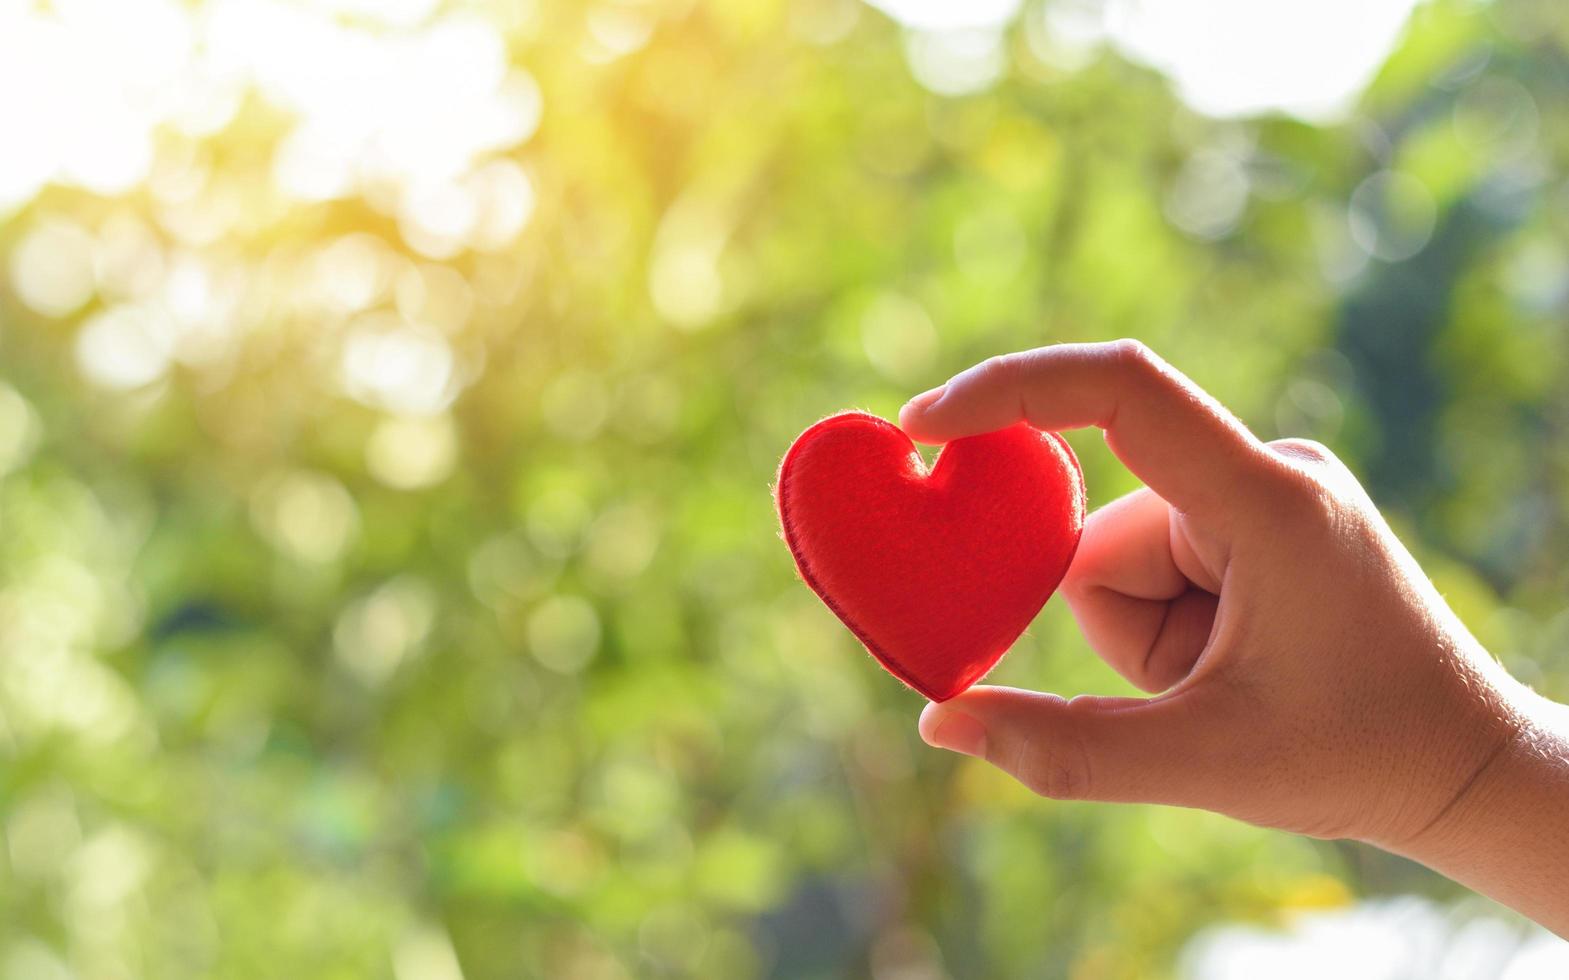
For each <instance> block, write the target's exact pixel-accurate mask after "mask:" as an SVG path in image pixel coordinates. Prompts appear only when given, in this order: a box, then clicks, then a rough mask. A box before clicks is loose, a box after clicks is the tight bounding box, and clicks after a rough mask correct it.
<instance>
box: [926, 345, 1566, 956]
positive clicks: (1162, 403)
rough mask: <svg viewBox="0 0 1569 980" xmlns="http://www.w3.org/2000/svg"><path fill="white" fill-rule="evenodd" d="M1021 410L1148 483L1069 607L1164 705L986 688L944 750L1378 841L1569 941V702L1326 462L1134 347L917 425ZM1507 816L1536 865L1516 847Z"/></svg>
mask: <svg viewBox="0 0 1569 980" xmlns="http://www.w3.org/2000/svg"><path fill="white" fill-rule="evenodd" d="M1021 418H1022V419H1024V420H1026V421H1028V422H1030V423H1031V424H1033V425H1035V426H1037V427H1039V428H1042V429H1049V430H1060V429H1069V428H1077V427H1082V426H1087V425H1095V426H1099V427H1100V428H1102V429H1104V430H1105V435H1106V442H1107V444H1108V445H1109V446H1110V447H1111V449H1112V451H1113V452H1114V453H1115V454H1116V455H1117V456H1118V458H1120V459H1121V460H1122V461H1123V463H1125V464H1126V465H1127V466H1128V468H1129V469H1130V470H1132V471H1133V472H1134V474H1135V475H1137V476H1139V477H1140V478H1141V479H1142V480H1143V481H1144V482H1145V483H1146V484H1147V489H1142V490H1138V491H1136V492H1134V493H1132V494H1130V495H1128V496H1126V497H1123V498H1122V499H1120V500H1117V501H1114V502H1113V503H1111V504H1108V505H1107V506H1105V507H1103V508H1101V509H1100V510H1099V511H1097V512H1096V513H1095V514H1093V515H1091V517H1090V518H1089V521H1088V522H1087V524H1086V526H1085V529H1084V537H1083V539H1082V541H1081V543H1080V545H1079V551H1078V554H1077V556H1076V557H1075V559H1074V562H1073V566H1072V568H1071V569H1070V570H1069V572H1068V575H1067V578H1066V579H1065V580H1064V582H1063V585H1062V592H1063V595H1064V596H1065V598H1066V599H1067V602H1068V605H1069V607H1070V608H1071V610H1072V612H1073V615H1074V618H1075V619H1076V620H1077V621H1078V624H1079V626H1080V628H1081V629H1082V630H1083V632H1084V635H1085V637H1086V639H1087V640H1088V641H1089V644H1090V646H1091V647H1093V648H1094V650H1095V651H1096V652H1097V653H1098V654H1099V655H1100V656H1101V657H1102V658H1104V659H1105V660H1106V662H1107V663H1108V664H1110V665H1111V666H1112V667H1113V668H1115V669H1116V670H1117V671H1118V672H1119V673H1120V674H1122V675H1123V676H1124V677H1126V678H1128V680H1130V681H1131V682H1133V683H1134V684H1135V685H1137V686H1138V687H1140V688H1142V689H1143V690H1146V691H1150V692H1164V693H1160V694H1159V696H1157V697H1154V698H1152V699H1149V700H1142V699H1137V698H1108V697H1090V696H1079V697H1075V698H1073V699H1072V700H1071V701H1070V700H1064V699H1063V698H1061V697H1058V696H1056V695H1051V694H1038V693H1034V692H1029V691H1020V690H1015V689H1011V688H1001V687H976V688H972V689H971V690H969V691H967V692H965V693H964V694H962V695H960V696H959V697H957V698H954V699H953V700H951V701H948V702H945V703H942V704H930V705H928V706H927V707H926V709H925V711H924V712H923V713H922V715H921V721H920V731H921V735H922V737H923V738H924V739H926V741H927V742H929V743H931V744H932V745H935V746H939V747H942V748H948V749H952V750H955V751H958V752H963V753H967V754H969V755H974V756H979V757H981V758H984V759H986V760H988V761H989V762H991V763H993V764H994V765H997V766H999V767H1001V768H1002V769H1004V770H1006V771H1008V772H1009V773H1011V774H1012V775H1014V776H1015V777H1016V778H1018V779H1019V780H1020V781H1022V782H1023V783H1024V784H1025V785H1026V786H1028V787H1030V788H1031V789H1033V790H1034V791H1036V792H1038V793H1040V794H1041V795H1044V796H1049V797H1054V798H1059V799H1091V800H1106V801H1141V802H1152V803H1168V804H1176V805H1181V806H1192V807H1202V808H1204V809H1208V810H1214V811H1217V812H1220V813H1224V814H1228V815H1230V816H1233V817H1237V818H1239V819H1242V820H1246V821H1248V822H1250V823H1254V824H1260V825H1263V826H1268V827H1278V828H1282V829H1286V830H1291V831H1296V832H1298V833H1303V834H1311V835H1313V836H1316V837H1333V838H1354V839H1357V840H1361V841H1366V842H1369V843H1373V844H1377V845H1380V846H1382V847H1385V848H1387V849H1389V850H1393V851H1396V852H1399V853H1403V854H1406V855H1408V856H1412V857H1415V858H1416V859H1418V860H1423V861H1426V862H1427V863H1429V864H1431V865H1433V866H1435V867H1438V868H1439V869H1440V870H1443V871H1446V872H1447V873H1450V874H1451V875H1452V876H1454V877H1457V878H1460V879H1462V880H1466V881H1468V882H1469V883H1472V884H1473V885H1475V886H1476V887H1478V888H1480V889H1482V890H1484V891H1488V892H1490V893H1491V894H1493V895H1494V896H1495V897H1497V898H1499V899H1500V900H1503V901H1507V902H1510V903H1511V904H1514V905H1515V906H1516V907H1517V908H1520V909H1521V910H1522V911H1525V912H1526V913H1527V914H1531V915H1535V916H1536V917H1537V918H1538V919H1539V920H1540V921H1543V922H1544V923H1546V924H1548V925H1550V926H1551V927H1553V928H1555V929H1557V930H1559V931H1560V932H1565V931H1569V887H1566V886H1564V885H1563V884H1562V883H1563V882H1565V881H1569V762H1566V761H1565V760H1566V759H1569V737H1565V736H1564V733H1565V732H1569V725H1566V724H1563V723H1562V716H1561V714H1559V712H1560V711H1561V710H1562V709H1561V708H1559V707H1558V706H1555V705H1551V704H1550V703H1549V702H1546V701H1544V700H1543V699H1541V698H1538V697H1537V696H1536V695H1534V694H1532V693H1531V692H1529V691H1527V690H1526V689H1525V688H1523V686H1521V685H1519V684H1518V683H1517V682H1515V681H1514V680H1512V679H1511V678H1510V677H1509V676H1508V675H1507V674H1506V673H1505V672H1504V671H1503V669H1502V668H1501V667H1500V666H1499V665H1498V664H1497V663H1496V662H1495V661H1494V660H1493V659H1492V658H1491V657H1490V656H1489V655H1488V654H1487V652H1486V651H1485V650H1483V649H1482V648H1481V646H1480V645H1479V644H1478V643H1477V641H1476V640H1475V639H1474V638H1473V637H1472V636H1471V634H1470V633H1469V632H1468V631H1467V630H1466V629H1465V627H1464V626H1463V625H1462V624H1461V623H1460V622H1459V620H1458V619H1457V618H1456V617H1455V616H1454V614H1453V613H1452V612H1451V611H1450V610H1449V608H1448V607H1447V606H1446V605H1445V603H1444V601H1443V599H1442V598H1441V597H1440V596H1439V595H1438V593H1437V592H1436V590H1435V589H1434V588H1433V586H1432V584H1431V583H1430V582H1429V581H1428V580H1427V578H1426V576H1424V575H1423V574H1422V571H1421V569H1420V568H1419V567H1418V566H1417V564H1416V562H1415V560H1414V559H1413V558H1412V557H1411V555H1410V554H1409V553H1408V552H1407V551H1406V549H1405V548H1404V547H1403V546H1402V545H1401V544H1400V542H1399V541H1398V540H1397V539H1396V538H1395V536H1394V534H1393V532H1391V531H1390V529H1389V527H1388V525H1387V524H1386V523H1385V522H1384V520H1383V518H1382V517H1381V516H1380V515H1379V513H1378V510H1377V508H1375V507H1374V505H1373V503H1372V501H1371V500H1369V499H1368V497H1367V495H1366V493H1365V492H1364V491H1363V490H1362V488H1361V486H1360V485H1359V484H1358V483H1357V481H1356V479H1355V477H1353V476H1352V474H1351V473H1350V472H1349V471H1348V470H1347V469H1346V468H1345V467H1344V466H1343V465H1341V463H1340V462H1339V461H1338V460H1336V459H1335V457H1334V456H1333V455H1332V454H1331V453H1330V452H1329V451H1328V450H1326V449H1325V448H1323V447H1322V446H1319V445H1317V444H1315V443H1311V442H1305V441H1301V440H1289V439H1288V440H1281V441H1277V442H1273V443H1268V444H1266V443H1262V442H1260V441H1259V440H1258V439H1256V438H1255V437H1254V436H1253V435H1252V434H1251V433H1250V432H1248V430H1247V429H1246V428H1245V427H1243V426H1242V424H1241V423H1239V422H1238V421H1237V420H1236V419H1235V418H1234V417H1233V416H1231V415H1230V414H1229V413H1228V412H1227V411H1226V410H1225V409H1224V408H1222V407H1221V406H1220V405H1219V404H1218V403H1216V402H1215V401H1214V400H1213V399H1212V398H1210V397H1209V396H1208V395H1206V394H1205V393H1204V392H1202V391H1201V390H1199V389H1198V388H1197V387H1195V386H1194V385H1193V383H1192V382H1191V381H1189V380H1188V379H1187V378H1185V377H1183V376H1182V375H1181V374H1179V373H1178V372H1177V371H1175V370H1174V369H1173V368H1171V367H1170V366H1169V365H1167V364H1166V363H1165V362H1164V361H1162V360H1161V359H1160V358H1159V357H1157V356H1156V355H1154V354H1153V353H1151V352H1150V351H1149V350H1148V349H1147V348H1145V347H1144V346H1143V345H1142V344H1139V343H1136V342H1131V341H1119V342H1116V343H1111V344H1083V345H1077V344H1074V345H1061V346H1056V347H1045V348H1041V349H1039V350H1034V351H1028V352H1025V353H1020V354H1011V355H1006V356H1003V357H995V358H992V359H990V360H988V361H986V362H984V363H982V364H979V365H977V366H975V367H973V368H971V369H969V370H968V371H965V372H964V373H962V374H960V375H958V376H957V377H955V378H954V379H953V380H952V381H950V382H948V384H946V385H944V386H942V387H941V388H936V389H933V390H932V391H929V392H926V393H924V394H922V395H919V396H917V397H916V398H914V399H912V400H911V401H910V403H909V404H908V405H906V406H905V407H904V409H903V411H902V412H901V413H900V424H901V425H902V426H903V428H904V429H905V430H906V431H907V432H908V433H909V434H910V435H911V436H912V437H913V438H914V439H916V440H918V441H921V442H927V443H942V442H946V441H948V440H951V439H955V438H958V437H961V436H966V435H971V434H975V433H980V432H986V431H990V430H993V429H997V428H1000V427H1002V426H1004V425H1007V424H1009V423H1012V422H1015V421H1018V420H1019V419H1021ZM1555 753H1556V754H1557V755H1558V756H1562V758H1556V759H1555V758H1554V756H1555ZM1555 763H1556V764H1555ZM1522 807H1523V808H1525V809H1526V810H1528V811H1531V814H1533V815H1532V816H1528V817H1521V816H1520V815H1519V814H1518V813H1514V812H1513V811H1517V810H1519V809H1520V808H1522ZM1501 810H1507V811H1511V812H1510V813H1509V814H1508V815H1507V816H1503V817H1502V819H1505V820H1509V819H1513V820H1517V821H1518V823H1519V826H1518V828H1517V829H1518V833H1517V834H1516V836H1518V837H1519V838H1520V840H1519V842H1518V849H1520V850H1523V851H1525V852H1527V853H1525V854H1521V855H1516V856H1513V858H1512V857H1511V856H1509V855H1504V854H1501V853H1498V852H1499V851H1501V850H1503V849H1505V848H1504V845H1502V844H1501V843H1499V842H1500V841H1501V840H1502V839H1503V838H1504V837H1507V836H1509V835H1508V834H1507V833H1504V832H1502V831H1501V830H1500V828H1499V826H1498V821H1499V819H1500V816H1501ZM1533 820H1534V821H1535V823H1532V821H1533ZM1546 851H1551V852H1555V853H1553V854H1552V855H1551V856H1547V855H1544V854H1543V853H1541V852H1546ZM1532 852H1535V853H1532ZM1533 877H1534V878H1536V879H1539V883H1538V885H1537V886H1535V887H1534V888H1533V886H1532V885H1531V884H1530V880H1529V879H1532V878H1533ZM1542 892H1546V893H1548V894H1547V896H1546V898H1545V899H1544V898H1543V896H1542V895H1541V894H1540V893H1542ZM1555 892H1556V893H1557V896H1556V898H1554V897H1553V894H1552V893H1555Z"/></svg>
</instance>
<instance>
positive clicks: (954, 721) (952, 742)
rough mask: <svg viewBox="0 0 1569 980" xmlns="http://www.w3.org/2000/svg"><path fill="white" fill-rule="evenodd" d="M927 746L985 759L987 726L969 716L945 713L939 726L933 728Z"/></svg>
mask: <svg viewBox="0 0 1569 980" xmlns="http://www.w3.org/2000/svg"><path fill="white" fill-rule="evenodd" d="M926 744H928V745H932V746H935V747H937V748H939V749H947V750H949V751H950V752H959V753H962V754H964V755H973V756H975V757H976V758H977V759H984V758H985V757H986V726H984V725H982V724H981V723H980V722H978V721H976V720H975V719H974V718H971V717H970V716H969V715H961V714H959V713H958V712H957V711H944V712H942V714H941V716H940V717H939V718H938V719H937V724H936V725H934V726H932V734H931V737H929V738H927V739H926Z"/></svg>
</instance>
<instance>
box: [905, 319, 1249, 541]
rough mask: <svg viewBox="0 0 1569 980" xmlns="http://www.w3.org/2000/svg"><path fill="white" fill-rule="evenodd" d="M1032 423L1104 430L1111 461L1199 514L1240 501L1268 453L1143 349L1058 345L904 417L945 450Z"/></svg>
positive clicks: (981, 370)
mask: <svg viewBox="0 0 1569 980" xmlns="http://www.w3.org/2000/svg"><path fill="white" fill-rule="evenodd" d="M1019 421H1025V422H1028V423H1030V424H1031V425H1033V426H1035V427H1036V428H1038V429H1045V430H1048V431H1057V430H1061V429H1078V428H1084V427H1086V426H1098V427H1100V428H1101V429H1104V430H1105V432H1106V444H1107V445H1108V446H1110V447H1111V450H1112V452H1114V453H1116V454H1117V457H1118V458H1119V459H1121V460H1122V462H1123V464H1124V465H1126V466H1127V467H1128V469H1130V470H1132V471H1133V473H1134V475H1135V476H1137V477H1138V478H1139V479H1141V480H1143V481H1144V482H1145V483H1146V484H1147V485H1148V486H1149V487H1150V489H1152V490H1154V491H1155V492H1156V493H1157V494H1159V495H1160V496H1161V497H1163V498H1165V499H1166V501H1167V502H1168V503H1170V504H1172V505H1173V506H1175V507H1177V508H1178V509H1180V510H1184V511H1189V512H1197V511H1202V510H1209V509H1212V508H1217V507H1222V506H1224V505H1225V503H1226V502H1227V501H1228V500H1233V501H1234V500H1235V493H1236V490H1237V489H1238V481H1246V479H1247V477H1248V476H1250V475H1251V474H1253V473H1256V472H1259V471H1260V469H1261V467H1260V465H1259V464H1260V460H1261V459H1262V458H1263V457H1264V455H1265V454H1266V453H1267V450H1266V449H1265V448H1264V445H1263V443H1261V442H1259V440H1258V439H1257V438H1255V437H1254V435H1253V434H1252V433H1251V432H1249V431H1248V430H1247V428H1246V427H1245V426H1244V425H1243V424H1242V423H1241V422H1240V421H1238V420H1237V418H1236V417H1235V416H1234V415H1232V414H1231V413H1230V412H1228V411H1227V410H1226V409H1225V408H1224V407H1223V406H1222V405H1221V404H1220V403H1219V402H1217V401H1216V400H1215V399H1214V398H1212V397H1210V395H1209V394H1207V393H1206V392H1205V391H1203V390H1202V389H1201V388H1199V387H1198V386H1197V385H1195V384H1194V383H1193V382H1192V381H1190V380H1188V379H1187V378H1186V377H1184V376H1183V375H1182V373H1181V372H1179V371H1178V370H1177V369H1176V368H1174V367H1172V366H1171V365H1169V364H1167V363H1166V362H1165V361H1164V360H1162V359H1161V358H1160V357H1159V356H1158V355H1156V354H1155V353H1154V352H1153V351H1151V350H1150V349H1149V348H1148V347H1146V346H1144V345H1143V344H1142V343H1139V342H1138V341H1132V340H1118V341H1113V342H1110V343H1101V344H1057V345H1054V346H1051V347H1039V348H1036V349H1035V350H1030V351H1023V352H1020V353H1017V354H1004V355H1002V356H1000V357H993V358H991V359H989V360H986V361H983V362H981V363H980V364H977V365H976V366H974V367H972V368H970V369H968V370H966V371H964V372H962V373H961V374H959V375H957V376H955V377H954V379H953V380H952V381H949V382H948V384H947V385H945V386H944V387H943V388H942V389H940V390H939V393H938V394H936V395H935V396H933V394H932V393H931V392H928V393H927V394H926V395H922V396H918V397H916V398H915V399H913V400H912V401H911V402H910V403H909V404H908V405H906V406H905V407H904V409H903V410H901V411H900V413H899V424H900V426H901V427H902V428H903V429H904V430H905V431H906V432H907V433H909V434H910V436H911V438H913V439H916V440H917V441H920V442H926V443H943V442H949V441H951V440H953V439H958V438H961V437H963V436H969V435H978V434H980V433H983V432H991V431H993V430H995V429H1000V428H1002V427H1004V426H1007V425H1011V424H1013V423H1015V422H1019Z"/></svg>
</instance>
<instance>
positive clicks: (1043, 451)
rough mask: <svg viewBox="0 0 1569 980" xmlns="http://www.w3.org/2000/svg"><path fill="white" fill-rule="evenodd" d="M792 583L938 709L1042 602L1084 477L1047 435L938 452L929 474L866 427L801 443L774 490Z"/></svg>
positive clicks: (898, 439)
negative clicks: (794, 576)
mask: <svg viewBox="0 0 1569 980" xmlns="http://www.w3.org/2000/svg"><path fill="white" fill-rule="evenodd" d="M774 494H775V501H776V502H777V504H778V506H779V521H780V523H781V524H782V525H783V527H784V539H785V543H786V544H788V545H789V546H790V553H791V554H792V555H794V556H795V565H796V568H797V569H798V570H799V571H800V573H801V578H802V579H804V580H805V581H806V584H807V585H809V586H811V589H812V591H813V592H816V593H817V596H818V598H820V599H822V600H823V602H825V603H827V605H828V608H829V609H832V610H833V611H834V614H835V615H837V616H838V617H839V618H840V619H841V620H843V621H844V624H845V625H846V626H848V627H849V628H850V632H852V633H854V634H855V635H856V637H857V638H858V639H860V641H861V642H862V643H863V644H865V645H866V649H867V650H869V651H871V654H872V656H874V657H876V658H877V659H878V661H880V662H881V663H882V665H883V666H884V667H886V668H887V669H888V671H889V672H890V673H892V674H893V675H894V676H895V677H897V678H899V679H900V680H902V681H904V682H905V683H906V684H908V685H910V686H911V687H913V688H915V689H916V690H917V691H919V692H921V693H922V694H924V695H926V696H927V697H928V698H930V699H931V700H933V701H946V700H948V699H949V698H951V697H953V696H954V695H956V694H958V693H959V692H961V691H963V690H964V689H965V688H967V687H969V686H970V685H971V684H974V683H975V682H976V681H978V680H980V678H981V677H982V676H983V675H984V674H985V673H986V672H987V671H989V670H991V668H992V667H993V665H995V664H996V663H997V661H998V660H999V659H1001V658H1002V655H1003V654H1004V653H1005V652H1007V649H1008V647H1009V646H1011V645H1012V644H1013V642H1014V641H1015V640H1017V639H1018V638H1019V634H1020V633H1022V632H1024V629H1025V627H1027V626H1029V624H1030V620H1032V619H1034V618H1035V614H1036V613H1038V612H1040V609H1041V607H1042V606H1043V605H1045V604H1046V600H1047V599H1049V598H1051V594H1052V592H1054V591H1055V590H1056V588H1057V585H1058V583H1059V582H1061V581H1062V576H1063V575H1064V574H1065V573H1066V572H1067V571H1068V563H1069V562H1070V561H1072V560H1073V552H1074V549H1076V548H1077V547H1078V544H1079V532H1080V531H1081V530H1082V529H1083V527H1084V475H1083V473H1082V472H1081V471H1080V469H1079V461H1078V459H1077V458H1075V457H1074V455H1073V450H1071V449H1069V448H1068V444H1067V443H1066V442H1064V441H1063V439H1062V437H1061V436H1059V435H1056V434H1055V433H1048V432H1040V431H1038V430H1036V429H1033V428H1030V427H1029V426H1027V425H1023V424H1019V425H1014V426H1010V427H1009V428H1006V429H1002V430H1000V431H997V432H992V433H988V434H987V435H982V436H971V437H969V438H967V439H958V440H955V441H953V442H951V443H949V444H948V445H947V446H945V447H944V448H943V450H942V452H941V453H940V454H939V456H938V458H937V463H936V465H934V466H933V467H932V469H931V471H930V472H928V471H927V469H926V464H925V462H924V461H923V460H922V459H921V456H920V454H919V453H918V452H917V451H916V449H915V444H914V443H912V442H911V441H910V438H909V437H908V436H906V435H905V434H904V432H903V431H901V430H900V429H899V428H898V427H897V426H895V425H892V424H891V423H888V422H885V421H883V420H882V419H880V418H877V417H876V416H875V415H867V414H865V413H862V412H846V413H844V414H842V415H835V416H832V417H831V418H826V419H824V420H823V421H821V422H818V423H817V424H816V425H814V426H812V427H811V428H809V429H807V430H806V431H805V432H803V433H801V436H800V438H798V439H796V441H795V444H794V445H792V446H791V447H790V451H789V452H788V453H786V454H785V458H784V462H782V463H780V464H779V482H778V484H777V485H776V486H775V491H774Z"/></svg>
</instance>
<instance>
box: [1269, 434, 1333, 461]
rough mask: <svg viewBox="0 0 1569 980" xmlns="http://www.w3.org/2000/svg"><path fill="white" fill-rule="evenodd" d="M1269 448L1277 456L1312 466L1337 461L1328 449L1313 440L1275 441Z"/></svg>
mask: <svg viewBox="0 0 1569 980" xmlns="http://www.w3.org/2000/svg"><path fill="white" fill-rule="evenodd" d="M1269 447H1270V448H1271V449H1273V450H1274V451H1275V453H1276V454H1277V455H1281V456H1286V457H1289V458H1291V459H1295V460H1299V461H1301V462H1304V463H1307V464H1309V465H1314V466H1325V465H1333V464H1335V463H1337V462H1339V460H1337V459H1336V458H1335V454H1334V453H1333V452H1331V451H1330V449H1329V447H1328V446H1326V445H1324V444H1323V443H1321V442H1317V441H1315V440H1313V439H1276V440H1275V441H1274V442H1271V443H1270V444H1269Z"/></svg>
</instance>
